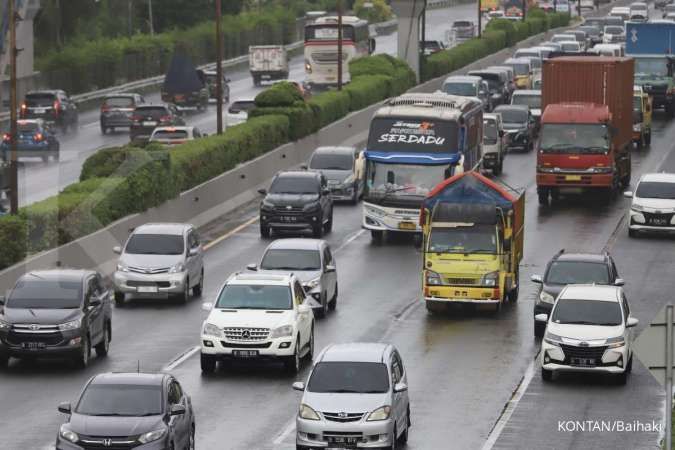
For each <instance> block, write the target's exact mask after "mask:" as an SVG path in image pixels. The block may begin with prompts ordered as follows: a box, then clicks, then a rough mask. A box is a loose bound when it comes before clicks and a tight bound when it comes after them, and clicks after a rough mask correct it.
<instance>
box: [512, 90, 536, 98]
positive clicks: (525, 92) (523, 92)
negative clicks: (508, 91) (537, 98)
mask: <svg viewBox="0 0 675 450" xmlns="http://www.w3.org/2000/svg"><path fill="white" fill-rule="evenodd" d="M521 95H541V90H540V89H519V90H517V91H514V92H513V96H515V97H519V96H521Z"/></svg>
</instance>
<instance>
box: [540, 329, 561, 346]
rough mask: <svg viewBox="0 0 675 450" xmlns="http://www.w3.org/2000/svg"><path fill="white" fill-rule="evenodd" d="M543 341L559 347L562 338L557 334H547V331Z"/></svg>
mask: <svg viewBox="0 0 675 450" xmlns="http://www.w3.org/2000/svg"><path fill="white" fill-rule="evenodd" d="M544 341H546V342H547V343H549V344H551V345H555V346H558V347H559V346H560V344H562V338H561V337H560V336H558V335H557V334H553V333H549V332H548V331H547V332H546V334H545V335H544Z"/></svg>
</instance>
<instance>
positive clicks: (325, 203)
mask: <svg viewBox="0 0 675 450" xmlns="http://www.w3.org/2000/svg"><path fill="white" fill-rule="evenodd" d="M258 192H260V193H261V194H262V195H264V196H265V198H264V199H263V201H262V202H261V203H260V235H261V236H262V237H264V238H267V237H269V236H270V235H271V233H272V230H305V229H310V230H311V231H312V234H313V235H314V237H316V238H320V237H321V236H322V235H323V232H324V231H325V232H329V231H330V230H331V229H332V227H333V200H332V199H331V195H330V190H329V189H328V186H327V183H326V177H325V176H323V175H322V174H321V173H318V172H312V171H298V170H290V171H284V172H279V173H277V174H276V175H275V176H274V178H273V179H272V185H271V186H270V189H269V192H268V191H266V190H265V189H260V190H259V191H258Z"/></svg>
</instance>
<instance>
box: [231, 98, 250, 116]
mask: <svg viewBox="0 0 675 450" xmlns="http://www.w3.org/2000/svg"><path fill="white" fill-rule="evenodd" d="M253 108H255V102H254V101H253V100H244V101H238V102H234V103H232V104H231V105H230V109H229V110H228V111H229V112H231V113H232V114H236V113H238V112H241V111H249V110H251V109H253Z"/></svg>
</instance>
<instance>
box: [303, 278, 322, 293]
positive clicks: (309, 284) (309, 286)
mask: <svg viewBox="0 0 675 450" xmlns="http://www.w3.org/2000/svg"><path fill="white" fill-rule="evenodd" d="M320 282H321V278H315V279H313V280H310V281H308V282H306V283H304V286H305V288H306V289H308V290H310V291H311V290H312V289H314V288H315V287H317V286H318V285H319V283H320Z"/></svg>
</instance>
